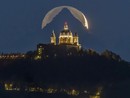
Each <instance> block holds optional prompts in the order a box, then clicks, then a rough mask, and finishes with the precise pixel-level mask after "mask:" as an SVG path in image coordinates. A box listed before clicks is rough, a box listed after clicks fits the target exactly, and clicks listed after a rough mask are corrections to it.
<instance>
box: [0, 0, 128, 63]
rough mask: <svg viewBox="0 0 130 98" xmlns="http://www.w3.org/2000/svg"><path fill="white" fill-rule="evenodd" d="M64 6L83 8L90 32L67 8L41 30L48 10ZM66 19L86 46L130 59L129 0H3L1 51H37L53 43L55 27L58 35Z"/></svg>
mask: <svg viewBox="0 0 130 98" xmlns="http://www.w3.org/2000/svg"><path fill="white" fill-rule="evenodd" d="M62 5H66V6H73V7H75V8H77V9H79V10H80V11H82V12H83V13H84V14H85V15H86V17H87V19H88V22H89V31H86V29H85V28H84V27H83V26H82V24H81V23H80V22H79V21H78V20H76V19H75V18H74V17H73V16H72V15H71V14H70V12H69V11H68V10H66V9H64V10H63V11H62V12H61V13H60V14H59V15H58V16H57V17H56V18H55V19H54V20H53V21H52V22H51V23H50V24H49V25H47V27H46V28H44V29H43V30H42V29H41V24H42V19H43V18H44V16H45V15H46V13H47V12H48V11H49V10H51V9H52V8H54V7H57V6H62ZM65 21H67V22H68V25H69V27H70V29H71V31H72V32H74V33H75V32H77V33H78V34H79V37H80V43H81V44H82V46H83V47H84V48H92V49H94V50H96V51H97V52H99V53H100V52H102V51H104V50H105V49H108V50H111V51H113V52H115V53H117V54H119V55H120V56H121V57H122V58H123V59H125V60H127V61H130V0H0V53H2V52H3V53H11V52H27V51H29V50H35V49H36V45H37V44H38V43H49V42H50V35H51V32H52V30H53V29H54V30H55V32H56V35H57V36H59V33H60V31H61V30H62V29H63V25H64V22H65Z"/></svg>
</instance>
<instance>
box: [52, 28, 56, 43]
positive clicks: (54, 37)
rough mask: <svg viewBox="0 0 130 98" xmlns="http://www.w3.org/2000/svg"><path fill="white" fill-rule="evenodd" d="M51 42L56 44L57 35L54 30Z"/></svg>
mask: <svg viewBox="0 0 130 98" xmlns="http://www.w3.org/2000/svg"><path fill="white" fill-rule="evenodd" d="M51 44H53V45H56V35H55V32H54V30H53V31H52V34H51Z"/></svg>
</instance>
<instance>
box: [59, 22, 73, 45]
mask: <svg viewBox="0 0 130 98" xmlns="http://www.w3.org/2000/svg"><path fill="white" fill-rule="evenodd" d="M59 44H73V34H72V32H71V31H70V30H69V27H68V24H67V22H65V24H64V29H63V30H62V31H61V32H60V35H59Z"/></svg>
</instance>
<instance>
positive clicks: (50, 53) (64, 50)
mask: <svg viewBox="0 0 130 98" xmlns="http://www.w3.org/2000/svg"><path fill="white" fill-rule="evenodd" d="M80 49H81V45H80V44H79V37H78V34H77V33H74V34H73V33H72V32H71V30H69V27H68V24H67V22H65V24H64V28H63V30H62V31H61V32H60V34H59V38H57V37H56V35H55V32H54V31H52V34H51V37H50V43H49V44H43V43H41V44H38V45H37V51H36V57H35V59H41V58H48V57H56V56H70V55H74V54H76V52H78V51H79V50H80Z"/></svg>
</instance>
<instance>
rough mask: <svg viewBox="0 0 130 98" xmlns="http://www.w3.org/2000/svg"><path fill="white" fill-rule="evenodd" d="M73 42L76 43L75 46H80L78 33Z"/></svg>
mask: <svg viewBox="0 0 130 98" xmlns="http://www.w3.org/2000/svg"><path fill="white" fill-rule="evenodd" d="M73 42H74V45H79V37H78V34H77V33H75V34H74V36H73Z"/></svg>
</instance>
